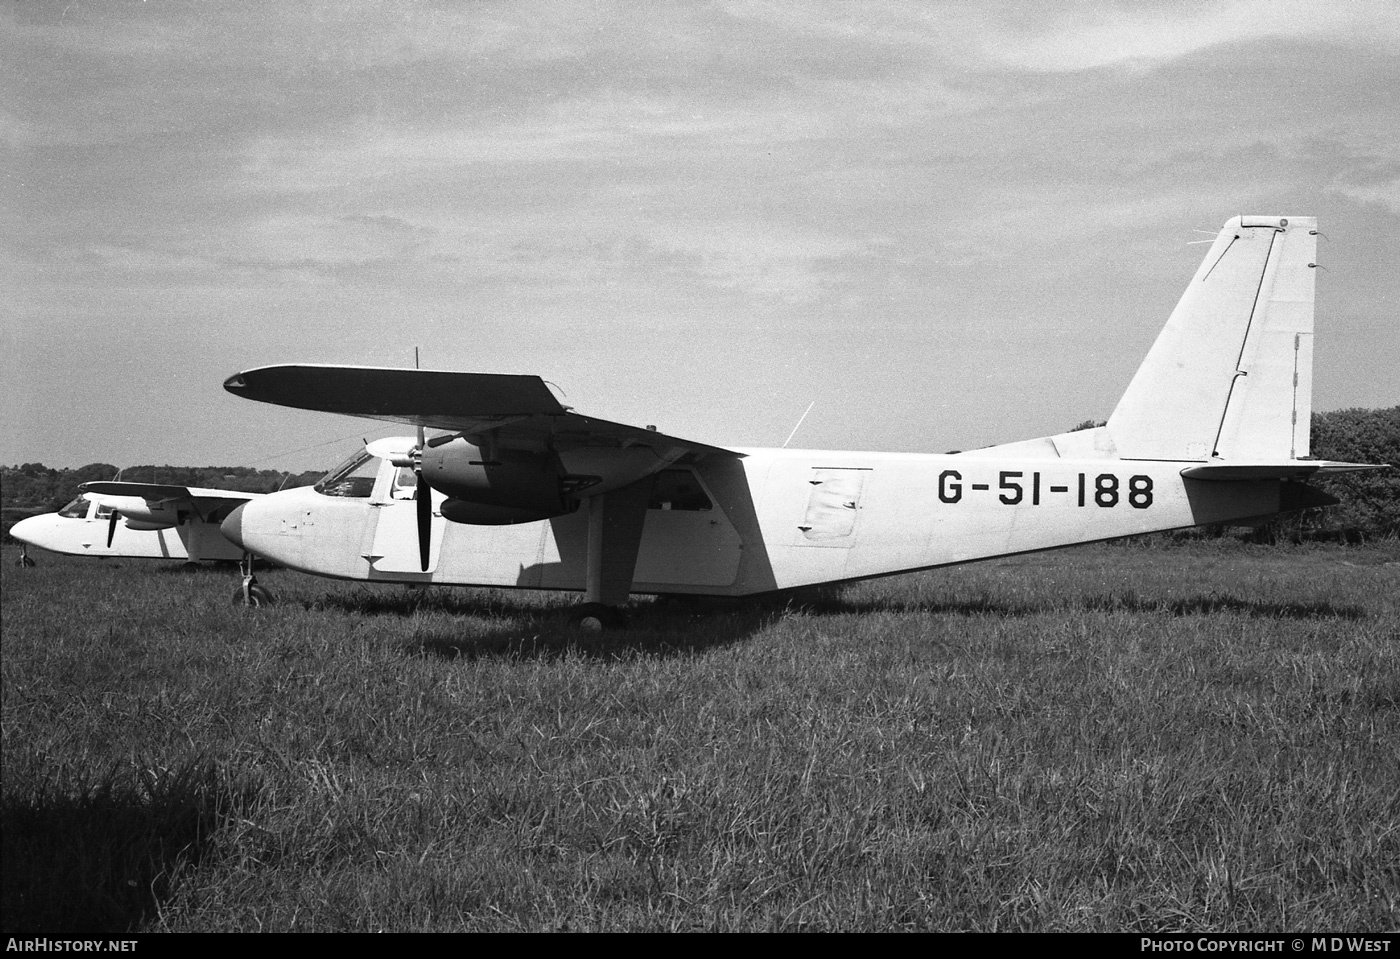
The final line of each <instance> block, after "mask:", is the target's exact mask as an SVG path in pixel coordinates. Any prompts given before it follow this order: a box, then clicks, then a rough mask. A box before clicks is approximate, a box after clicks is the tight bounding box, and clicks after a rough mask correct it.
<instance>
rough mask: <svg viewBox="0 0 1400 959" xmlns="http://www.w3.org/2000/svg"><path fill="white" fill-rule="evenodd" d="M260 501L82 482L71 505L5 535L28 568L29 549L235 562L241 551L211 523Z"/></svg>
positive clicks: (223, 493)
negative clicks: (16, 546) (16, 545)
mask: <svg viewBox="0 0 1400 959" xmlns="http://www.w3.org/2000/svg"><path fill="white" fill-rule="evenodd" d="M262 495H264V494H262V493H240V492H236V491H234V490H221V489H200V488H197V487H192V486H169V485H164V484H156V483H124V482H120V481H115V480H114V481H110V482H95V483H84V484H83V485H82V486H80V487H79V495H78V498H77V499H75V500H73V502H71V503H69V504H68V505H67V506H65V507H63V509H61V510H59V511H58V512H57V513H44V514H42V515H40V516H31V517H29V518H28V519H23V520H20V521H19V522H18V523H16V524H15V525H14V526H13V527H11V528H10V535H11V536H13V537H14V538H15V539H17V540H19V541H20V543H21V544H23V545H22V546H21V549H20V559H19V563H20V565H21V566H32V565H34V561H33V560H32V559H31V558H30V557H29V553H28V548H29V547H30V546H33V547H35V548H37V549H46V550H49V551H50V552H54V553H66V554H68V555H70V556H104V557H118V556H120V557H128V558H136V559H183V560H185V561H187V562H191V563H194V562H199V561H200V560H240V559H242V558H243V551H242V550H241V549H240V548H239V547H238V546H236V545H235V544H233V543H230V542H229V541H228V540H227V539H225V538H224V535H223V533H222V532H221V531H220V529H219V524H220V523H222V522H223V521H224V519H226V518H227V517H228V515H229V514H230V513H231V512H233V510H234V509H235V508H237V507H239V506H241V505H243V504H244V503H247V502H249V501H250V500H254V499H257V498H258V497H259V496H262ZM119 520H122V521H124V522H118V521H119Z"/></svg>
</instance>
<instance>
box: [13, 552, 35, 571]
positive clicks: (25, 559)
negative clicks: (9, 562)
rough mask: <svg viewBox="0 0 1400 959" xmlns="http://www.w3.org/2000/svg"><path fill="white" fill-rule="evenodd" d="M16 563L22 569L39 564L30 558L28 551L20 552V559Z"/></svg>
mask: <svg viewBox="0 0 1400 959" xmlns="http://www.w3.org/2000/svg"><path fill="white" fill-rule="evenodd" d="M15 565H16V566H18V567H19V568H20V569H33V568H34V567H35V566H38V565H39V564H38V563H36V562H34V560H33V559H31V558H30V556H29V554H28V553H25V552H21V553H20V554H19V559H17V560H15Z"/></svg>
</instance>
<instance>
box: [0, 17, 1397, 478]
mask: <svg viewBox="0 0 1400 959" xmlns="http://www.w3.org/2000/svg"><path fill="white" fill-rule="evenodd" d="M0 143H3V147H2V149H3V151H4V154H3V156H4V163H3V167H0V172H3V181H2V182H3V186H2V187H0V215H2V216H3V222H4V224H5V226H4V229H3V230H0V271H3V273H0V277H2V278H3V285H0V297H2V299H0V323H2V324H3V340H0V354H2V355H3V359H2V360H0V364H3V365H2V366H0V389H2V390H3V393H0V408H3V421H0V464H6V465H14V464H18V463H22V462H31V461H39V462H43V463H45V464H46V465H50V466H79V465H83V464H85V463H90V462H97V461H100V462H110V463H113V464H116V465H118V466H127V465H135V464H141V463H157V464H163V463H170V464H177V465H257V466H259V467H262V468H277V469H292V470H302V469H312V468H327V467H329V466H330V465H332V463H333V462H334V461H335V460H338V459H340V458H341V457H343V456H344V455H346V454H347V453H349V452H351V451H352V450H353V448H354V447H355V445H356V444H357V443H358V440H359V438H360V437H362V436H369V437H374V436H381V435H386V434H391V433H400V432H403V431H404V430H403V428H401V427H400V428H396V427H393V426H387V425H386V426H381V425H380V424H377V423H375V422H374V421H369V420H354V419H349V418H342V417H334V416H330V415H324V414H314V413H306V412H298V411H293V410H286V409H281V408H278V407H272V406H267V405H265V404H257V403H250V402H248V401H246V400H240V399H238V398H236V397H234V396H232V395H230V394H228V393H226V392H225V391H224V390H223V388H222V383H223V381H224V379H225V378H227V377H228V376H229V375H231V374H233V373H235V372H237V371H239V370H241V369H246V368H249V367H253V366H261V365H266V364H272V363H285V362H314V363H352V364H363V365H382V366H411V365H412V363H413V349H414V347H415V346H416V347H419V348H420V349H421V353H422V365H423V366H424V367H425V368H436V369H452V370H471V371H481V372H503V373H536V374H539V375H540V376H543V377H544V378H545V379H546V380H549V381H550V382H551V383H552V384H555V385H556V387H557V389H558V390H559V392H560V394H561V397H562V399H563V402H565V403H566V404H568V405H571V406H573V407H575V408H577V409H578V410H579V411H580V412H584V413H588V414H592V415H596V416H601V417H605V418H608V419H614V420H619V421H623V422H628V423H633V424H637V425H644V424H656V425H658V426H659V427H660V428H661V429H663V430H666V431H668V432H671V433H675V434H678V435H681V436H686V437H689V438H692V439H696V440H700V441H703V442H708V443H713V444H717V445H723V446H736V445H739V446H777V445H781V444H782V443H783V441H784V440H785V439H787V437H788V434H789V433H790V432H791V431H792V429H793V427H794V425H796V424H797V422H798V420H799V418H800V417H801V416H802V413H803V411H804V410H805V409H807V407H808V405H809V404H813V405H812V410H811V413H810V415H808V416H807V418H806V420H805V422H803V423H802V426H801V428H800V429H799V430H798V432H797V435H796V436H795V437H794V438H793V441H792V445H793V446H801V447H814V448H841V449H887V450H907V451H931V452H941V451H944V450H947V449H959V448H971V447H976V446H983V445H987V444H990V443H996V442H1005V441H1010V440H1015V439H1022V438H1028V437H1032V436H1038V435H1043V434H1047V433H1054V432H1058V431H1061V430H1064V429H1068V428H1070V427H1072V426H1074V425H1075V424H1077V423H1079V422H1080V421H1082V420H1085V419H1089V418H1095V419H1102V418H1105V417H1106V416H1107V415H1108V414H1109V413H1110V412H1111V411H1112V409H1113V405H1114V403H1115V402H1116V400H1117V398H1118V396H1119V394H1120V393H1121V392H1122V391H1123V389H1124V387H1125V386H1126V385H1127V382H1128V380H1129V379H1130V378H1131V376H1132V373H1133V371H1134V369H1136V366H1137V364H1138V362H1139V361H1140V360H1141V359H1142V357H1143V355H1144V354H1145V353H1146V351H1147V349H1148V347H1149V346H1150V345H1151V343H1152V340H1153V338H1154V337H1155V336H1156V334H1157V332H1158V330H1159V329H1160V327H1161V326H1162V324H1163V323H1164V322H1165V320H1166V317H1167V315H1168V314H1169V313H1170V311H1171V308H1172V306H1173V305H1174V304H1175V302H1176V299H1177V298H1178V297H1179V295H1180V294H1181V292H1182V290H1183V289H1184V288H1185V286H1186V284H1187V282H1188V281H1189V280H1190V278H1191V275H1192V274H1193V272H1194V271H1195V268H1196V266H1197V264H1198V263H1199V261H1200V259H1201V257H1202V256H1203V255H1204V251H1205V249H1206V247H1205V246H1203V245H1189V244H1190V241H1193V240H1197V241H1199V240H1202V239H1207V238H1208V236H1207V234H1208V233H1209V231H1213V230H1216V229H1218V228H1219V227H1220V225H1221V223H1223V222H1224V221H1225V220H1226V219H1227V218H1228V217H1230V216H1233V215H1236V214H1239V213H1254V214H1269V215H1316V216H1317V217H1319V219H1320V223H1319V227H1320V229H1321V231H1322V232H1323V233H1324V234H1325V239H1323V240H1322V241H1321V243H1320V250H1319V257H1318V258H1319V262H1320V263H1321V264H1322V265H1323V266H1324V267H1325V271H1323V272H1321V273H1320V274H1319V276H1318V281H1319V282H1318V311H1317V330H1318V339H1317V347H1316V366H1315V393H1314V400H1315V408H1316V409H1318V410H1329V409H1339V408H1344V407H1352V406H1362V407H1380V406H1391V405H1395V404H1397V403H1400V374H1397V373H1396V370H1397V369H1400V4H1397V3H1395V2H1393V0H1347V2H1336V0H1324V2H1303V0H1295V2H1290V0H1214V2H1208V3H1184V2H1181V0H1171V2H1163V3H1150V2H1131V3H1130V2H1121V3H1114V2H1097V0H1089V2H1077V3H1046V4H1035V3H1023V2H1004V3H996V2H981V3H979V2H949V3H930V2H908V3H905V2H895V0H891V2H871V3H837V2H826V3H800V2H793V0H781V2H771V3H767V2H753V3H746V2H733V3H700V2H691V3H674V4H671V3H661V2H637V3H593V2H561V0H548V2H538V3H531V2H500V3H494V2H438V3H382V4H380V3H367V2H365V3H353V4H351V3H346V2H343V0H335V2H330V3H324V4H319V3H310V2H296V3H290V2H267V3H258V2H244V0H240V2H237V3H230V2H225V0H219V2H195V0H186V2H165V0H148V2H122V0H101V2H97V0H66V2H59V0H32V2H26V0H7V2H5V3H4V4H3V6H0Z"/></svg>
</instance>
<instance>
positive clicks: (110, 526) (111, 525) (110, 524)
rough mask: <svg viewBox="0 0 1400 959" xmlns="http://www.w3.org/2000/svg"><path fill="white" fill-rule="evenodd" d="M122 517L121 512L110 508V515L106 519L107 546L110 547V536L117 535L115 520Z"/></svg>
mask: <svg viewBox="0 0 1400 959" xmlns="http://www.w3.org/2000/svg"><path fill="white" fill-rule="evenodd" d="M121 518H122V514H121V513H118V512H117V511H116V510H112V515H111V516H110V517H109V518H108V519H107V548H108V549H111V548H112V538H113V537H114V536H116V535H117V520H119V519H121Z"/></svg>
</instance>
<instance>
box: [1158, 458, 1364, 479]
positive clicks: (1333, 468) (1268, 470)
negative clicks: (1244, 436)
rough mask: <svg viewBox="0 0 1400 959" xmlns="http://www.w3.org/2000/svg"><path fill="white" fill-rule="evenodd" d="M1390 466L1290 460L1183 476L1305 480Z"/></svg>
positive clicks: (1192, 470) (1194, 470)
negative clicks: (1307, 477) (1328, 474)
mask: <svg viewBox="0 0 1400 959" xmlns="http://www.w3.org/2000/svg"><path fill="white" fill-rule="evenodd" d="M1389 468H1390V466H1389V465H1388V464H1386V463H1342V462H1338V461H1336V460H1290V461H1288V462H1285V463H1218V464H1213V465H1208V466H1191V467H1187V468H1186V469H1184V470H1182V471H1181V475H1182V476H1185V477H1188V478H1190V479H1198V480H1220V481H1228V480H1264V479H1302V478H1304V477H1306V476H1314V475H1316V474H1318V473H1355V472H1358V471H1360V470H1383V469H1389Z"/></svg>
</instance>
